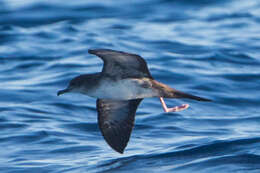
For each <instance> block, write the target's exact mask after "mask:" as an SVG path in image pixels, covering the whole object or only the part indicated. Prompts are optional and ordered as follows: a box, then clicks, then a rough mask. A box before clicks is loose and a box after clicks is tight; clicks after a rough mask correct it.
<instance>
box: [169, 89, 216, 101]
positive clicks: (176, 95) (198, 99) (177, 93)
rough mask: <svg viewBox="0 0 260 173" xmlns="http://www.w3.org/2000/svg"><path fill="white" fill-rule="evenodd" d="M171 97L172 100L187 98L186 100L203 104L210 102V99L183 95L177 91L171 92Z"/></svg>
mask: <svg viewBox="0 0 260 173" xmlns="http://www.w3.org/2000/svg"><path fill="white" fill-rule="evenodd" d="M173 97H174V98H187V99H193V100H197V101H203V102H210V101H212V100H210V99H206V98H203V97H198V96H194V95H191V94H187V93H184V92H181V91H177V90H174V91H173Z"/></svg>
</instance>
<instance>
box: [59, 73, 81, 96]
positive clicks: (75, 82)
mask: <svg viewBox="0 0 260 173" xmlns="http://www.w3.org/2000/svg"><path fill="white" fill-rule="evenodd" d="M83 87H84V80H82V76H77V77H75V78H73V79H72V80H71V81H70V83H69V86H68V87H67V88H66V89H64V90H60V91H58V93H57V95H58V96H59V95H62V94H65V93H69V92H81V90H82V88H83Z"/></svg>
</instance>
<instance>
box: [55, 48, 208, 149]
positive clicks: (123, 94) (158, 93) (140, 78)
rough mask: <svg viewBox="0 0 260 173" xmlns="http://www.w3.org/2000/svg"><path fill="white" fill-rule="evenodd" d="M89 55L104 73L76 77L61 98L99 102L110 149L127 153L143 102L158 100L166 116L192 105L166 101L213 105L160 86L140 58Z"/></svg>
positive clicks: (100, 120)
mask: <svg viewBox="0 0 260 173" xmlns="http://www.w3.org/2000/svg"><path fill="white" fill-rule="evenodd" d="M88 53H90V54H94V55H96V56H98V57H100V58H101V59H102V60H103V61H104V66H103V69H102V72H100V73H94V74H83V75H80V76H77V77H75V78H74V79H72V80H71V81H70V83H69V86H68V87H67V88H66V89H64V90H61V91H58V93H57V95H61V94H64V93H68V92H77V93H82V94H84V95H88V96H90V97H94V98H97V102H96V106H97V112H98V125H99V128H100V130H101V133H102V135H103V137H104V138H105V140H106V142H107V143H108V145H109V146H110V147H111V148H113V149H114V150H115V151H117V152H119V153H121V154H122V153H123V152H124V149H125V147H126V145H127V143H128V141H129V138H130V135H131V131H132V129H133V126H134V120H135V113H136V109H137V107H138V105H139V104H140V102H141V101H142V100H143V98H149V97H158V98H159V99H160V101H161V104H162V107H163V109H164V111H165V112H176V111H181V110H184V109H187V108H188V107H189V105H188V104H183V105H181V106H176V107H173V108H168V107H167V106H166V104H165V102H164V99H163V98H188V99H193V100H197V101H210V100H209V99H205V98H202V97H198V96H194V95H191V94H187V93H184V92H181V91H178V90H176V89H173V88H170V87H169V86H167V85H165V84H163V83H160V82H158V81H156V80H154V78H153V77H152V76H151V73H150V72H149V70H148V67H147V64H146V62H145V60H144V59H143V58H142V57H141V56H139V55H136V54H132V53H126V52H121V51H115V50H110V49H93V50H89V51H88Z"/></svg>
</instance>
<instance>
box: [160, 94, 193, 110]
mask: <svg viewBox="0 0 260 173" xmlns="http://www.w3.org/2000/svg"><path fill="white" fill-rule="evenodd" d="M160 101H161V103H162V107H163V110H164V112H178V111H183V110H185V109H187V108H189V107H190V105H189V104H183V105H181V106H175V107H172V108H168V107H167V105H166V104H165V102H164V99H163V98H162V97H160Z"/></svg>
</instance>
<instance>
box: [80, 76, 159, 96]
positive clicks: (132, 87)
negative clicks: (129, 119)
mask: <svg viewBox="0 0 260 173" xmlns="http://www.w3.org/2000/svg"><path fill="white" fill-rule="evenodd" d="M85 94H87V95H88V96H91V97H94V98H100V99H114V100H130V99H139V98H148V97H156V96H157V94H156V92H154V91H153V90H152V89H151V88H150V87H147V88H144V87H142V81H141V80H139V79H138V80H135V79H125V80H119V81H113V82H111V81H103V82H101V85H100V86H99V87H97V88H95V89H93V90H91V91H90V92H88V93H85Z"/></svg>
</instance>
